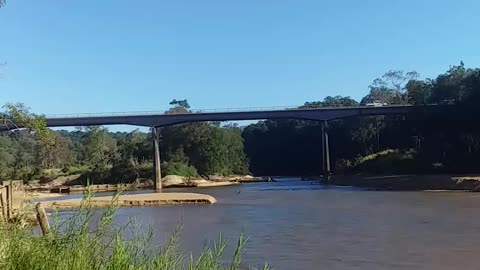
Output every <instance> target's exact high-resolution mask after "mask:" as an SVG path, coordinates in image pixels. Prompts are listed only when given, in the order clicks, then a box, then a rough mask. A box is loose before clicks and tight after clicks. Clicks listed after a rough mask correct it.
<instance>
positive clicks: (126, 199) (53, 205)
mask: <svg viewBox="0 0 480 270" xmlns="http://www.w3.org/2000/svg"><path fill="white" fill-rule="evenodd" d="M111 201H112V196H106V197H95V198H92V199H91V201H90V203H91V204H92V206H93V207H95V208H103V207H108V206H109V205H110V204H111ZM216 201H217V200H216V199H215V198H214V197H212V196H210V195H205V194H198V193H150V194H132V195H120V196H119V197H118V206H120V207H134V206H161V205H177V204H214V203H216ZM81 203H82V199H70V200H56V201H44V202H42V205H43V207H45V208H46V209H74V208H79V207H80V205H81Z"/></svg>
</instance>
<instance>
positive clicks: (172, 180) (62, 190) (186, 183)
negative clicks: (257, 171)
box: [24, 175, 271, 194]
mask: <svg viewBox="0 0 480 270" xmlns="http://www.w3.org/2000/svg"><path fill="white" fill-rule="evenodd" d="M268 181H271V178H270V177H263V176H262V177H255V176H248V175H246V176H212V177H208V178H195V179H187V178H186V177H181V176H176V175H167V176H165V177H163V178H162V187H163V188H184V187H185V188H186V187H188V188H203V187H223V186H230V185H238V184H241V183H257V182H268ZM52 182H53V183H55V180H54V181H52ZM24 188H25V190H26V191H29V192H36V193H41V194H49V193H52V194H70V193H80V192H84V191H86V190H87V187H86V186H84V185H79V184H69V183H68V182H65V183H61V184H57V185H49V184H33V185H32V184H27V185H24ZM89 188H90V190H91V191H95V192H108V191H112V192H114V191H132V190H143V189H151V188H153V182H152V181H151V180H149V179H142V180H141V182H137V183H131V184H91V185H90V186H89Z"/></svg>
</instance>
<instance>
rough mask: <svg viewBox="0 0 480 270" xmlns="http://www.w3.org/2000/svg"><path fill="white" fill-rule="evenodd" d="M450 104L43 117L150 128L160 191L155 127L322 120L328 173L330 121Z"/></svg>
mask: <svg viewBox="0 0 480 270" xmlns="http://www.w3.org/2000/svg"><path fill="white" fill-rule="evenodd" d="M446 107H453V106H451V105H423V106H412V105H395V106H378V107H367V106H358V107H320V108H293V107H292V108H286V109H285V108H283V109H273V110H272V109H270V110H258V109H257V110H243V111H242V110H238V111H216V112H202V111H200V112H191V113H190V112H189V113H152V112H149V113H112V114H110V115H108V114H90V115H85V114H83V115H70V116H50V117H48V116H47V118H46V122H47V126H48V127H69V126H100V125H132V126H143V127H150V128H152V137H153V142H154V143H153V145H154V162H155V166H154V168H155V189H156V190H161V187H162V184H161V170H160V146H159V129H158V128H160V127H163V126H168V125H175V124H181V123H188V122H205V121H238V120H260V119H299V120H314V121H320V122H321V123H322V134H321V136H322V149H323V153H322V156H323V159H322V160H323V164H322V167H323V172H324V175H329V174H330V172H331V170H330V154H329V142H328V140H329V138H328V133H327V124H328V121H330V120H335V119H342V118H348V117H356V116H374V115H399V114H410V113H425V112H435V111H444V110H445V109H446ZM18 128H22V126H21V125H20V124H16V123H11V122H9V121H4V123H2V124H0V131H6V130H12V129H18Z"/></svg>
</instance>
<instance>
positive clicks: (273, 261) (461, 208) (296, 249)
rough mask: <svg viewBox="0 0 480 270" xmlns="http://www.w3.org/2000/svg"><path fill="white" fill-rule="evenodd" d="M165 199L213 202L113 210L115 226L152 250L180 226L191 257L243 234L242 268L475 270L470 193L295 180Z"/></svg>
mask: <svg viewBox="0 0 480 270" xmlns="http://www.w3.org/2000/svg"><path fill="white" fill-rule="evenodd" d="M173 191H182V192H186V191H192V192H201V193H207V194H211V195H213V196H214V197H215V198H217V200H218V203H217V204H215V205H195V206H193V205H191V206H165V207H142V208H122V209H120V210H119V212H118V217H117V221H118V222H126V221H128V220H129V219H131V218H135V219H136V220H137V221H138V222H139V223H140V224H142V228H146V227H151V228H152V229H153V230H154V232H155V235H154V238H153V243H154V244H163V243H165V239H166V238H167V237H168V235H169V234H170V233H171V232H173V231H174V230H175V228H176V226H178V224H179V223H181V224H182V225H183V229H182V233H181V240H182V244H181V245H182V247H183V248H184V249H186V250H189V251H192V252H193V253H194V254H198V252H199V251H200V250H201V248H202V246H203V244H204V242H205V239H209V240H215V239H216V238H218V236H219V234H220V233H222V234H223V236H224V238H225V239H226V240H227V241H229V243H230V245H235V244H236V243H235V242H236V240H237V239H238V236H239V234H240V233H241V232H242V231H244V232H245V235H247V236H248V237H249V241H248V243H247V246H246V249H245V265H249V266H260V265H263V264H264V263H265V262H269V264H270V265H271V266H273V267H274V269H328V270H334V269H342V270H344V269H369V270H372V269H432V270H433V269H435V270H443V269H449V270H450V269H465V270H466V269H480V263H479V258H480V257H479V256H480V255H479V252H480V218H479V217H477V214H478V213H480V193H467V192H393V191H388V192H387V191H385V192H384V191H368V190H362V189H357V188H351V187H335V186H323V185H319V184H318V183H313V184H312V183H311V182H306V181H300V180H299V179H281V180H279V181H278V182H273V183H254V184H243V185H240V186H229V187H216V188H205V189H166V190H165V191H164V192H173ZM143 192H148V191H143ZM105 194H106V193H105ZM98 195H101V194H98ZM231 250H232V249H229V250H228V252H227V253H231Z"/></svg>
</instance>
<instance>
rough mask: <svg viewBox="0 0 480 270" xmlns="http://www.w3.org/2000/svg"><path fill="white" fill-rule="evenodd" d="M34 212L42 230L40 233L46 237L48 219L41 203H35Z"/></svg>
mask: <svg viewBox="0 0 480 270" xmlns="http://www.w3.org/2000/svg"><path fill="white" fill-rule="evenodd" d="M35 210H36V211H37V220H38V223H39V224H40V228H41V229H42V233H43V235H47V234H48V233H49V232H50V224H49V223H48V217H47V213H46V212H45V208H43V207H42V204H41V203H37V205H36V206H35Z"/></svg>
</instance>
